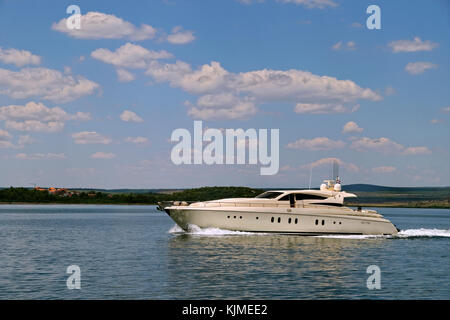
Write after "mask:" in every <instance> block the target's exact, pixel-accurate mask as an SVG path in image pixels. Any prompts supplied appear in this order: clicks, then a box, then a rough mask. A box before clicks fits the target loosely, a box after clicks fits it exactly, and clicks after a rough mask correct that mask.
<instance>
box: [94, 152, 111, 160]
mask: <svg viewBox="0 0 450 320" xmlns="http://www.w3.org/2000/svg"><path fill="white" fill-rule="evenodd" d="M115 157H116V155H115V154H114V153H111V152H96V153H94V154H92V155H91V158H92V159H112V158H115Z"/></svg>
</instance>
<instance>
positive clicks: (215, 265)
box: [0, 205, 450, 299]
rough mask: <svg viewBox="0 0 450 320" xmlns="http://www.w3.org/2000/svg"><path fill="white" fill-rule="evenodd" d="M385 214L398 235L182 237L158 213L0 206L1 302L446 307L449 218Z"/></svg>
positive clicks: (441, 213) (427, 212)
mask: <svg viewBox="0 0 450 320" xmlns="http://www.w3.org/2000/svg"><path fill="white" fill-rule="evenodd" d="M378 211H379V212H380V213H382V214H383V215H385V217H387V218H388V219H390V220H391V221H392V222H393V223H394V224H396V225H397V227H399V228H400V229H402V232H401V233H400V234H399V236H395V237H375V236H372V237H371V236H322V237H301V236H288V235H273V234H265V235H263V234H254V233H240V232H229V231H225V230H220V229H206V230H200V229H194V230H193V231H192V232H191V233H189V234H187V233H185V232H182V231H181V230H180V229H179V228H177V227H176V226H175V225H174V223H173V222H172V220H170V218H169V217H168V216H166V215H165V214H163V213H160V212H159V211H156V209H155V207H154V206H95V205H76V206H74V205H70V206H65V205H48V206H47V205H45V206H44V205H1V206H0V299H449V298H450V269H449V265H450V252H449V244H450V210H442V209H390V208H384V209H378ZM69 265H78V266H79V267H80V269H81V290H69V289H67V286H66V280H67V277H69V276H70V275H69V274H66V268H67V267H68V266H69ZM369 265H377V266H379V268H380V269H381V289H380V290H369V289H367V286H366V281H367V278H368V277H369V276H370V274H368V273H366V269H367V267H368V266H369Z"/></svg>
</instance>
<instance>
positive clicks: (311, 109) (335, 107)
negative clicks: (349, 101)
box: [294, 103, 359, 114]
mask: <svg viewBox="0 0 450 320" xmlns="http://www.w3.org/2000/svg"><path fill="white" fill-rule="evenodd" d="M358 109H359V105H354V106H353V107H350V106H345V105H342V104H333V103H324V104H320V103H297V105H296V106H295V108H294V112H295V113H310V114H328V113H347V112H355V111H356V110H358Z"/></svg>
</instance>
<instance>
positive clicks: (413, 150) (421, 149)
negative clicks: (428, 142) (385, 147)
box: [403, 147, 431, 155]
mask: <svg viewBox="0 0 450 320" xmlns="http://www.w3.org/2000/svg"><path fill="white" fill-rule="evenodd" d="M430 153H431V151H430V149H428V148H427V147H408V148H405V149H404V150H403V154H406V155H409V154H430Z"/></svg>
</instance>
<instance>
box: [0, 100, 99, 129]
mask: <svg viewBox="0 0 450 320" xmlns="http://www.w3.org/2000/svg"><path fill="white" fill-rule="evenodd" d="M90 119H91V116H90V114H89V113H84V112H77V113H75V114H69V113H67V112H66V111H64V110H63V109H61V108H60V107H54V108H48V107H46V106H45V105H44V104H43V103H36V102H33V101H31V102H28V103H27V104H25V105H24V106H22V105H10V106H4V107H0V121H5V126H6V128H8V129H12V130H18V131H35V132H57V131H60V130H62V129H63V128H64V124H65V122H66V121H75V120H81V121H84V120H90Z"/></svg>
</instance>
